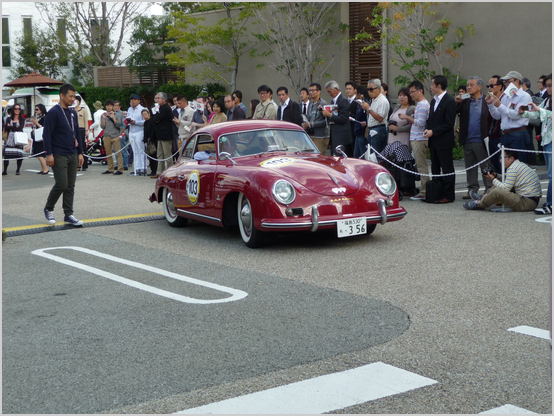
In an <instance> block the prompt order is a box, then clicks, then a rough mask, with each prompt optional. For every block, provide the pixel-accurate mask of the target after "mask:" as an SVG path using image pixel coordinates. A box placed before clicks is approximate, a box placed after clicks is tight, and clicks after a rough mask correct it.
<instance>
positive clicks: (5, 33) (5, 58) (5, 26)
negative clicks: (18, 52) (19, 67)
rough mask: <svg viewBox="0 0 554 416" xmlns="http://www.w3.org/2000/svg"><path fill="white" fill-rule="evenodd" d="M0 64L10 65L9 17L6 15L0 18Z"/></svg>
mask: <svg viewBox="0 0 554 416" xmlns="http://www.w3.org/2000/svg"><path fill="white" fill-rule="evenodd" d="M2 66H3V67H11V66H12V58H11V52H10V29H9V19H8V18H7V17H3V18H2Z"/></svg>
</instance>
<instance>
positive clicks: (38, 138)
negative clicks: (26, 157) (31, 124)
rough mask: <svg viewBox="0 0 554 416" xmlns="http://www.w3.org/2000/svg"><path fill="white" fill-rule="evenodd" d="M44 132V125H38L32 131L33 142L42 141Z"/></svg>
mask: <svg viewBox="0 0 554 416" xmlns="http://www.w3.org/2000/svg"><path fill="white" fill-rule="evenodd" d="M43 132H44V127H40V128H38V129H36V130H35V131H34V133H35V142H41V141H42V133H43Z"/></svg>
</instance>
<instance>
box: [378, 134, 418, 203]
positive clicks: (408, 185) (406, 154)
mask: <svg viewBox="0 0 554 416" xmlns="http://www.w3.org/2000/svg"><path fill="white" fill-rule="evenodd" d="M381 155H382V156H383V158H384V159H383V158H379V159H380V160H379V164H380V165H381V166H383V167H385V168H386V169H387V170H388V171H389V172H390V174H391V175H392V177H393V178H394V180H395V181H396V183H397V185H398V199H399V200H400V201H401V200H402V198H403V197H404V195H406V196H413V195H417V193H418V189H417V188H416V186H415V182H416V181H419V180H420V177H419V174H418V171H417V167H416V164H415V160H414V158H413V157H412V154H411V153H410V150H409V149H408V146H406V145H405V144H402V143H401V142H393V143H390V144H387V145H386V146H385V148H384V149H383V151H382V152H381ZM389 161H390V162H392V163H394V164H396V165H398V166H400V167H402V168H404V169H406V170H408V171H409V172H406V171H404V170H402V169H399V168H397V167H396V166H394V165H392V164H391V163H390V162H389Z"/></svg>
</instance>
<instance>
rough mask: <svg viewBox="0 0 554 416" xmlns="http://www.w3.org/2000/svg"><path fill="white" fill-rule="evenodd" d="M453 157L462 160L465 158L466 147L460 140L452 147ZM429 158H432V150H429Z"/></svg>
mask: <svg viewBox="0 0 554 416" xmlns="http://www.w3.org/2000/svg"><path fill="white" fill-rule="evenodd" d="M452 158H453V159H454V160H462V159H463V158H464V147H463V146H460V144H459V143H458V142H456V144H455V146H454V148H453V149H452ZM427 159H431V150H427Z"/></svg>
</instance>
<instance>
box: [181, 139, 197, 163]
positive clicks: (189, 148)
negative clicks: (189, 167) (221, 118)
mask: <svg viewBox="0 0 554 416" xmlns="http://www.w3.org/2000/svg"><path fill="white" fill-rule="evenodd" d="M195 146H196V137H193V138H191V139H190V140H189V141H188V143H187V144H186V145H185V148H184V149H183V156H181V159H182V160H190V159H192V157H193V156H194V147H195Z"/></svg>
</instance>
